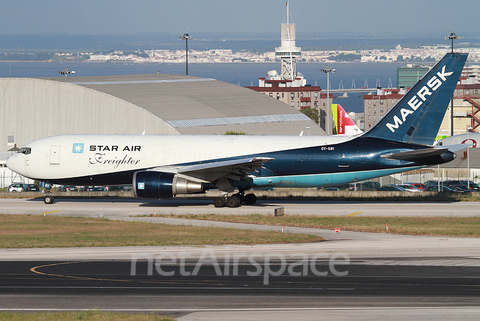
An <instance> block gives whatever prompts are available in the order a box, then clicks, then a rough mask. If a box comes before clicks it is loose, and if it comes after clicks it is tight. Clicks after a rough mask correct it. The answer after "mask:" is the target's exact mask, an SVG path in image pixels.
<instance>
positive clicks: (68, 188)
mask: <svg viewBox="0 0 480 321" xmlns="http://www.w3.org/2000/svg"><path fill="white" fill-rule="evenodd" d="M58 191H59V192H77V191H78V188H77V187H76V186H73V185H61V186H60V187H59V188H58Z"/></svg>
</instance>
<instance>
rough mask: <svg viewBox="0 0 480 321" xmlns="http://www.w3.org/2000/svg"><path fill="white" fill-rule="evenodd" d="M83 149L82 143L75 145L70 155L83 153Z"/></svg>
mask: <svg viewBox="0 0 480 321" xmlns="http://www.w3.org/2000/svg"><path fill="white" fill-rule="evenodd" d="M83 147H84V144H83V143H75V144H73V149H72V153H74V154H81V153H83Z"/></svg>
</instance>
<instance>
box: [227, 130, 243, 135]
mask: <svg viewBox="0 0 480 321" xmlns="http://www.w3.org/2000/svg"><path fill="white" fill-rule="evenodd" d="M224 135H246V133H244V132H236V131H234V130H229V131H226V132H225V134H224Z"/></svg>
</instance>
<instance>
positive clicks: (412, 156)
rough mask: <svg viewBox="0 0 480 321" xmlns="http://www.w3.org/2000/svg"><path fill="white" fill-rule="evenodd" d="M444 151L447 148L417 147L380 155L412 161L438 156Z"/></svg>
mask: <svg viewBox="0 0 480 321" xmlns="http://www.w3.org/2000/svg"><path fill="white" fill-rule="evenodd" d="M446 151H448V148H425V149H418V150H410V151H408V152H401V153H395V154H386V155H382V157H383V158H386V159H397V160H404V161H412V162H413V161H417V160H418V159H421V158H426V157H432V156H440V155H442V154H443V153H445V152H446Z"/></svg>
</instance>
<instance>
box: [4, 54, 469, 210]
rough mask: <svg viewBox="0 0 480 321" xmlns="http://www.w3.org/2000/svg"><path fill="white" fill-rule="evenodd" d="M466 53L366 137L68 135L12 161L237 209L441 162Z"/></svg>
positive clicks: (438, 68) (21, 167)
mask: <svg viewBox="0 0 480 321" xmlns="http://www.w3.org/2000/svg"><path fill="white" fill-rule="evenodd" d="M466 59H467V54H462V53H448V54H446V55H445V56H444V57H443V58H442V59H441V60H440V61H439V62H438V63H437V64H436V65H435V66H434V67H433V68H432V69H431V70H430V71H429V72H428V73H427V74H426V75H425V76H424V77H423V78H422V79H421V80H420V81H419V82H418V83H417V84H416V85H415V86H414V87H413V88H411V89H410V91H409V92H408V93H407V94H406V95H405V96H403V98H402V99H401V100H399V101H398V103H397V104H396V105H395V106H394V107H393V108H392V109H391V110H390V111H389V112H388V113H387V114H386V115H385V116H384V117H383V118H382V119H381V120H380V121H379V122H378V123H377V124H376V125H375V126H374V127H373V128H372V129H370V130H369V131H367V132H366V133H363V134H362V135H359V136H352V137H349V136H345V135H338V136H220V135H218V136H187V135H150V136H149V135H60V136H52V137H47V138H42V139H38V140H35V141H33V142H31V143H29V144H27V145H26V146H24V147H23V148H22V149H21V150H20V151H19V152H18V153H16V154H14V155H13V156H11V157H10V158H9V159H8V160H7V166H8V167H9V168H10V169H11V170H13V171H15V172H17V173H18V174H20V175H23V176H26V177H29V178H31V179H34V180H38V181H45V182H50V183H54V184H65V185H115V184H133V189H134V193H135V196H137V197H140V198H156V199H162V198H169V197H173V196H175V195H178V194H191V193H202V192H205V191H206V190H208V189H219V190H220V191H222V192H223V196H222V197H218V198H216V199H215V200H214V205H215V206H217V207H221V206H228V207H236V206H239V205H240V204H241V203H242V202H244V203H246V204H254V203H255V201H256V197H255V195H254V194H253V193H245V192H246V191H247V190H249V189H251V188H254V187H319V186H334V185H340V184H346V183H350V182H356V181H362V180H366V179H371V178H374V177H380V176H384V175H389V174H394V173H400V172H403V171H409V170H413V169H418V168H422V167H426V166H431V165H437V164H442V163H446V162H449V161H451V160H453V159H454V158H455V154H454V153H453V152H452V151H449V149H448V147H440V148H433V147H432V146H431V145H432V144H433V142H434V140H435V137H436V135H437V133H438V129H439V127H440V124H441V122H442V120H443V117H444V115H445V112H446V109H447V107H448V102H449V101H450V99H451V97H452V95H453V92H454V89H455V86H456V84H457V82H458V79H459V77H460V73H461V71H462V69H463V66H464V64H465V60H466ZM236 189H237V190H238V192H237V193H236V194H233V195H231V193H233V192H234V191H235V190H236ZM229 195H230V196H229ZM45 203H53V197H52V196H50V195H49V196H47V197H46V198H45Z"/></svg>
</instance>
